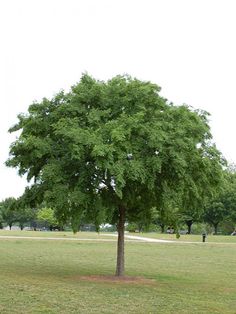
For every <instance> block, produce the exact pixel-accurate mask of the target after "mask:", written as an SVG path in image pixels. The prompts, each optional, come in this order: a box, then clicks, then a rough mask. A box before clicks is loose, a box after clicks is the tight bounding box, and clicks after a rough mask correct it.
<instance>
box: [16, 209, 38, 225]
mask: <svg viewBox="0 0 236 314" xmlns="http://www.w3.org/2000/svg"><path fill="white" fill-rule="evenodd" d="M15 217H16V221H17V222H18V223H19V226H20V229H21V230H23V229H24V226H25V225H26V224H29V223H30V222H31V221H32V219H33V218H34V212H33V210H32V209H31V208H29V207H21V206H20V207H18V206H17V209H16V213H15Z"/></svg>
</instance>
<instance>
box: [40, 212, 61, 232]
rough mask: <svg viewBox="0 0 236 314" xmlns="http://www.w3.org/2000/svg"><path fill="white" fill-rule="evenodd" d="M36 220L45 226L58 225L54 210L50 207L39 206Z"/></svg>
mask: <svg viewBox="0 0 236 314" xmlns="http://www.w3.org/2000/svg"><path fill="white" fill-rule="evenodd" d="M37 220H38V221H39V223H42V224H44V226H46V227H51V228H52V227H53V226H57V225H58V221H57V219H56V217H55V214H54V210H53V209H52V208H47V207H44V208H41V209H39V211H38V212H37Z"/></svg>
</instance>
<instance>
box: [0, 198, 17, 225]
mask: <svg viewBox="0 0 236 314" xmlns="http://www.w3.org/2000/svg"><path fill="white" fill-rule="evenodd" d="M0 207H1V215H2V219H3V221H4V222H5V223H6V224H7V225H8V226H9V228H10V230H11V227H12V225H13V223H14V222H16V211H15V210H16V199H15V198H14V197H9V198H6V199H5V200H4V201H2V202H1V203H0Z"/></svg>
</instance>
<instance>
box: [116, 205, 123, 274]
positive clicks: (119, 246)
mask: <svg viewBox="0 0 236 314" xmlns="http://www.w3.org/2000/svg"><path fill="white" fill-rule="evenodd" d="M117 232H118V241H117V262H116V276H123V275H124V271H125V260H124V247H125V209H124V208H123V207H120V208H119V221H118V224H117Z"/></svg>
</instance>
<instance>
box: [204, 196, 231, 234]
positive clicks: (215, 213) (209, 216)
mask: <svg viewBox="0 0 236 314" xmlns="http://www.w3.org/2000/svg"><path fill="white" fill-rule="evenodd" d="M226 214H227V212H226V209H225V206H224V204H223V203H221V202H212V203H211V204H209V205H208V206H206V209H205V213H204V221H205V222H207V223H208V224H209V225H211V226H213V227H214V234H217V233H218V225H219V223H220V222H222V221H223V220H224V219H225V217H226Z"/></svg>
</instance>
